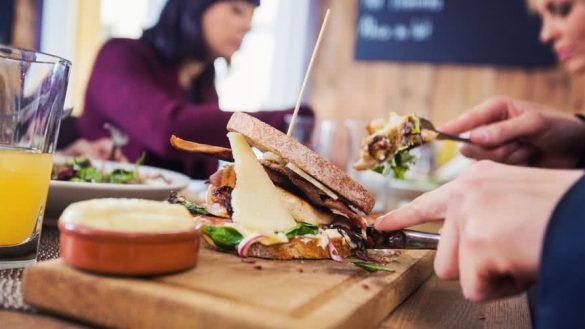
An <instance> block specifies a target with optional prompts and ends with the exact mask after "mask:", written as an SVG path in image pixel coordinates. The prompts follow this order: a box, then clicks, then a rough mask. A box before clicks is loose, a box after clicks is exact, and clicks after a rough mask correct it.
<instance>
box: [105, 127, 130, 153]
mask: <svg viewBox="0 0 585 329" xmlns="http://www.w3.org/2000/svg"><path fill="white" fill-rule="evenodd" d="M104 128H105V129H107V130H109V131H110V136H112V149H111V150H110V156H109V157H108V160H109V161H113V160H114V159H115V157H116V151H118V149H119V148H120V147H122V146H124V145H126V144H128V135H126V134H125V133H123V132H122V131H121V130H120V129H119V128H118V127H116V126H114V125H113V124H111V123H109V122H106V123H104Z"/></svg>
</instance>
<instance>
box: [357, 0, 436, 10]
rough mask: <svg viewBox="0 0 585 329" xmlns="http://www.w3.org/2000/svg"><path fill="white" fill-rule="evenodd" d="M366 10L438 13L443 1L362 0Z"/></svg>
mask: <svg viewBox="0 0 585 329" xmlns="http://www.w3.org/2000/svg"><path fill="white" fill-rule="evenodd" d="M362 4H363V6H364V7H365V8H366V9H367V10H371V11H380V10H383V9H384V8H386V9H387V10H388V11H431V12H439V11H441V10H443V7H444V6H445V3H444V0H363V1H362Z"/></svg>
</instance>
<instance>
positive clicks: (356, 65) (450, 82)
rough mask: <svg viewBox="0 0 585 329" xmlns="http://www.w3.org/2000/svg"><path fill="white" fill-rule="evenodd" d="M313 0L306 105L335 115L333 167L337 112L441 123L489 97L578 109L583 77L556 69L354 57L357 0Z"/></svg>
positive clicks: (582, 104) (583, 103)
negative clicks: (315, 40)
mask: <svg viewBox="0 0 585 329" xmlns="http://www.w3.org/2000/svg"><path fill="white" fill-rule="evenodd" d="M320 1H321V3H320V5H321V11H322V14H323V13H324V12H325V10H326V8H331V11H332V13H331V18H330V22H329V27H328V31H327V33H326V35H325V36H324V40H323V43H322V46H321V50H320V53H319V56H318V57H317V62H316V63H315V65H316V66H315V70H314V71H313V77H312V78H313V90H312V94H311V103H312V105H313V106H314V107H315V109H316V111H317V116H318V117H319V118H324V119H335V120H336V121H337V124H338V130H337V135H336V139H335V143H336V144H335V145H336V148H335V149H336V154H334V155H333V158H332V160H333V161H334V162H335V163H337V164H339V165H341V166H345V163H346V159H345V158H346V154H347V153H346V152H347V147H346V146H347V140H346V138H347V137H346V136H347V133H346V131H345V127H344V119H345V118H356V119H362V120H371V119H372V118H375V117H380V116H384V115H385V114H386V113H387V112H389V111H395V112H398V113H409V112H415V113H417V114H420V115H424V116H427V117H429V118H431V119H432V120H433V121H435V122H436V123H437V124H441V123H444V122H446V121H448V120H450V119H453V118H455V117H456V116H457V115H459V114H461V113H462V112H464V111H466V110H468V109H470V108H471V107H473V106H474V105H477V104H479V103H480V102H482V101H483V100H485V99H486V98H488V97H490V96H495V95H507V96H511V97H516V98H522V99H527V100H532V101H537V102H540V103H544V104H547V105H549V106H552V107H554V108H556V109H558V110H561V111H567V112H577V111H584V110H585V99H584V97H585V77H569V76H568V75H567V74H566V73H565V72H563V71H562V70H561V69H546V70H544V69H541V70H523V69H510V68H503V67H490V66H457V65H430V64H406V63H396V62H382V61H379V62H377V61H373V62H365V61H355V60H354V59H353V58H354V51H355V50H354V47H355V26H356V17H357V11H358V0H336V1H334V0H320ZM322 16H323V15H321V17H322Z"/></svg>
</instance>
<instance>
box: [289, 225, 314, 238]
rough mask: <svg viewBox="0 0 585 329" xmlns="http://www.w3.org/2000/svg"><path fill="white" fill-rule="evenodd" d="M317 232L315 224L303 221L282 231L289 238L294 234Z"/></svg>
mask: <svg viewBox="0 0 585 329" xmlns="http://www.w3.org/2000/svg"><path fill="white" fill-rule="evenodd" d="M317 233H319V228H318V227H317V226H315V225H312V224H309V223H304V222H301V223H299V224H298V225H296V226H293V227H291V228H289V229H288V230H286V231H285V232H284V234H285V235H286V237H287V238H289V239H292V238H294V237H295V236H301V235H306V234H317Z"/></svg>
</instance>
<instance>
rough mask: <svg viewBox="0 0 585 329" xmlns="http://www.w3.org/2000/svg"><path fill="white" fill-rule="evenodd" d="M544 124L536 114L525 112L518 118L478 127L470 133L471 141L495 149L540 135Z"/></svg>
mask: <svg viewBox="0 0 585 329" xmlns="http://www.w3.org/2000/svg"><path fill="white" fill-rule="evenodd" d="M545 125H546V122H545V121H544V120H543V119H542V118H541V117H540V116H539V115H537V114H535V113H532V112H525V113H523V114H520V115H519V116H516V117H513V118H510V119H507V120H504V121H500V122H495V123H492V124H488V125H485V126H483V127H479V128H477V129H475V130H473V131H472V132H471V136H470V138H471V141H472V142H473V143H475V144H478V145H481V146H484V147H496V146H499V145H503V144H505V143H508V142H510V141H514V140H516V139H518V138H521V137H529V136H533V135H536V134H538V133H540V132H541V131H542V130H543V129H544V128H545Z"/></svg>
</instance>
